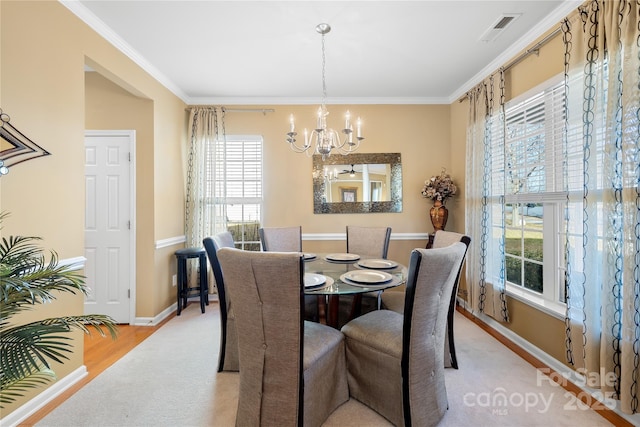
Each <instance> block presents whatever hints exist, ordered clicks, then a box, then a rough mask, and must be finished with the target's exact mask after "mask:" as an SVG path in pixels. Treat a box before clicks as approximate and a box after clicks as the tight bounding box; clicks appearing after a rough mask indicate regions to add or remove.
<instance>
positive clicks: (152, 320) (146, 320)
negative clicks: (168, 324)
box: [131, 303, 177, 326]
mask: <svg viewBox="0 0 640 427" xmlns="http://www.w3.org/2000/svg"><path fill="white" fill-rule="evenodd" d="M176 310H177V305H176V304H175V303H173V304H171V305H170V306H169V307H167V308H165V309H164V310H162V311H161V312H160V313H158V314H157V315H156V316H154V317H136V318H135V319H133V322H132V323H131V325H134V326H156V325H159V324H160V322H162V321H163V320H164V319H166V318H167V317H169V316H170V315H171V313H173V312H174V311H176Z"/></svg>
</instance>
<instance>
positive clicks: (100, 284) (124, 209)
mask: <svg viewBox="0 0 640 427" xmlns="http://www.w3.org/2000/svg"><path fill="white" fill-rule="evenodd" d="M134 138H135V133H134V132H133V131H113V132H100V131H91V132H87V133H86V135H85V197H86V207H85V257H86V258H87V261H86V265H85V275H86V280H87V285H88V286H89V288H90V293H89V295H88V296H87V297H86V298H85V307H84V312H85V314H106V315H109V316H111V317H113V318H114V319H115V320H116V322H118V323H121V324H122V323H124V324H127V323H130V320H131V319H130V317H131V302H132V301H131V299H130V293H133V291H134V290H133V289H131V288H132V283H131V282H132V280H131V277H132V274H131V272H132V270H131V268H132V264H133V262H132V260H133V254H134V252H133V251H132V247H131V246H132V243H131V241H132V239H131V236H132V233H133V230H132V229H131V224H132V209H131V192H132V184H131V179H132V177H131V175H132V173H131V161H130V158H131V155H132V154H131V153H132V151H133V146H134Z"/></svg>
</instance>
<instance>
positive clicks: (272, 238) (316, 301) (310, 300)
mask: <svg viewBox="0 0 640 427" xmlns="http://www.w3.org/2000/svg"><path fill="white" fill-rule="evenodd" d="M258 234H259V235H260V242H261V243H262V250H263V251H264V252H302V227H301V226H298V227H262V228H259V229H258ZM325 305H326V302H325V301H324V299H323V297H322V296H314V295H307V296H305V318H306V319H308V320H313V321H314V322H317V321H318V319H319V316H320V306H323V307H324V306H325Z"/></svg>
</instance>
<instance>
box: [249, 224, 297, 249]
mask: <svg viewBox="0 0 640 427" xmlns="http://www.w3.org/2000/svg"><path fill="white" fill-rule="evenodd" d="M258 234H259V235H260V242H262V250H263V251H265V252H302V227H263V228H260V229H258Z"/></svg>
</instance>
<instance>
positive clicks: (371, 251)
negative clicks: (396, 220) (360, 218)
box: [347, 225, 391, 318]
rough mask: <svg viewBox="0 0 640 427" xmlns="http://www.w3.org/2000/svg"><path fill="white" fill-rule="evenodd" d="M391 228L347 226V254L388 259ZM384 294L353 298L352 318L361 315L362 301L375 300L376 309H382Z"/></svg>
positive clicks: (379, 292) (368, 294)
mask: <svg viewBox="0 0 640 427" xmlns="http://www.w3.org/2000/svg"><path fill="white" fill-rule="evenodd" d="M390 238H391V227H358V226H353V225H347V252H348V253H351V254H358V255H363V256H370V257H376V258H383V259H386V258H387V252H388V251H389V240H390ZM381 294H382V292H381V291H378V292H368V293H365V294H356V295H354V296H353V301H352V304H351V315H350V318H355V317H357V316H359V315H360V313H361V310H362V299H363V298H373V299H375V304H376V308H378V309H380V306H381V303H382V302H381V299H380V296H381Z"/></svg>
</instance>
